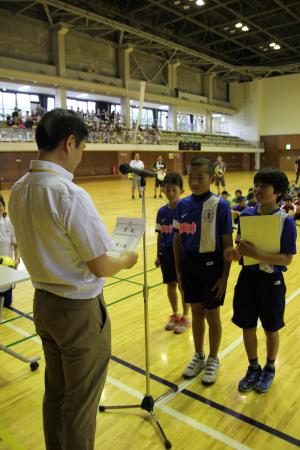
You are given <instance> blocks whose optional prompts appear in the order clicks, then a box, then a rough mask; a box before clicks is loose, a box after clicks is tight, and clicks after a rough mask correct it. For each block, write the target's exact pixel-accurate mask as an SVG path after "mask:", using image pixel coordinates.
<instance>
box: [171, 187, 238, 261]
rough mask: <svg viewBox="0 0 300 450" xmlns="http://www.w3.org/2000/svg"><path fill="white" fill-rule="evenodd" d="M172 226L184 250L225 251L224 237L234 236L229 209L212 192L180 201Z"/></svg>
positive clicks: (224, 201)
mask: <svg viewBox="0 0 300 450" xmlns="http://www.w3.org/2000/svg"><path fill="white" fill-rule="evenodd" d="M173 225H174V229H175V232H179V233H180V238H181V246H182V249H183V251H186V252H193V253H209V252H223V245H222V235H223V234H231V233H232V220H231V213H230V207H229V205H228V202H227V201H226V200H224V199H223V198H220V197H218V196H217V195H215V194H213V193H212V192H206V193H205V194H202V195H194V194H192V195H189V196H188V197H185V198H183V199H182V200H180V201H179V202H178V204H177V207H176V212H175V218H174V222H173Z"/></svg>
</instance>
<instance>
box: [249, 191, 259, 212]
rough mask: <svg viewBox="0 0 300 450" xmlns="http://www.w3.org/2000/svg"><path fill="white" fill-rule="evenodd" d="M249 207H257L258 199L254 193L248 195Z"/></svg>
mask: <svg viewBox="0 0 300 450" xmlns="http://www.w3.org/2000/svg"><path fill="white" fill-rule="evenodd" d="M247 200H248V201H247V206H248V208H254V206H256V203H257V202H256V199H255V195H254V193H253V192H249V194H248V195H247Z"/></svg>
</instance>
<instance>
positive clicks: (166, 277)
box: [155, 172, 191, 333]
mask: <svg viewBox="0 0 300 450" xmlns="http://www.w3.org/2000/svg"><path fill="white" fill-rule="evenodd" d="M163 193H164V194H165V196H166V197H167V199H168V203H167V204H166V205H164V206H162V207H161V208H159V210H158V212H157V218H156V227H155V230H156V231H157V258H156V260H155V265H156V267H159V266H160V268H161V271H162V275H163V283H165V284H166V285H167V292H168V298H169V302H170V305H171V308H172V314H171V315H170V317H169V321H168V323H167V324H166V326H165V329H166V330H174V333H183V332H184V331H186V330H187V329H188V328H189V327H190V326H191V321H190V320H189V317H188V313H189V309H190V306H189V305H188V304H186V303H184V300H183V297H182V295H181V300H182V308H183V313H182V315H181V314H179V312H178V296H177V276H176V269H175V259H174V252H173V239H174V231H173V220H174V214H175V210H176V205H177V203H178V201H179V200H180V195H181V194H182V193H183V180H182V177H181V175H179V174H178V173H175V172H169V173H168V174H167V175H166V176H165V178H164V180H163Z"/></svg>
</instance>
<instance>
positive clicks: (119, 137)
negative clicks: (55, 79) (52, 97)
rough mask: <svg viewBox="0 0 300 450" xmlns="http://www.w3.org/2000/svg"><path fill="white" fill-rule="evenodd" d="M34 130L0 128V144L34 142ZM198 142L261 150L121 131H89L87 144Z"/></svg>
mask: <svg viewBox="0 0 300 450" xmlns="http://www.w3.org/2000/svg"><path fill="white" fill-rule="evenodd" d="M34 141H35V129H34V128H15V127H7V128H0V142H34ZM180 141H183V142H197V143H198V142H200V143H201V145H202V146H204V145H205V146H208V147H210V146H211V147H212V146H218V147H228V146H229V147H246V148H263V144H262V143H259V142H257V141H244V140H243V139H240V138H238V137H237V136H224V135H215V134H200V133H184V132H176V131H174V132H172V131H161V132H159V133H155V132H152V131H151V132H148V131H141V132H137V133H135V132H134V131H131V130H129V131H126V130H122V131H120V132H116V131H114V132H111V131H90V133H89V137H88V142H90V143H95V144H144V145H174V144H175V145H176V144H177V143H178V142H180Z"/></svg>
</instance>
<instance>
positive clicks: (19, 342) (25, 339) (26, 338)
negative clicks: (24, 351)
mask: <svg viewBox="0 0 300 450" xmlns="http://www.w3.org/2000/svg"><path fill="white" fill-rule="evenodd" d="M36 336H38V334H37V333H35V334H32V335H31V336H26V337H25V338H23V339H20V340H18V341H15V342H11V343H10V344H8V345H6V346H5V347H7V348H9V347H13V346H14V345H17V344H21V342H24V341H28V339H32V338H34V337H36Z"/></svg>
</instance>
